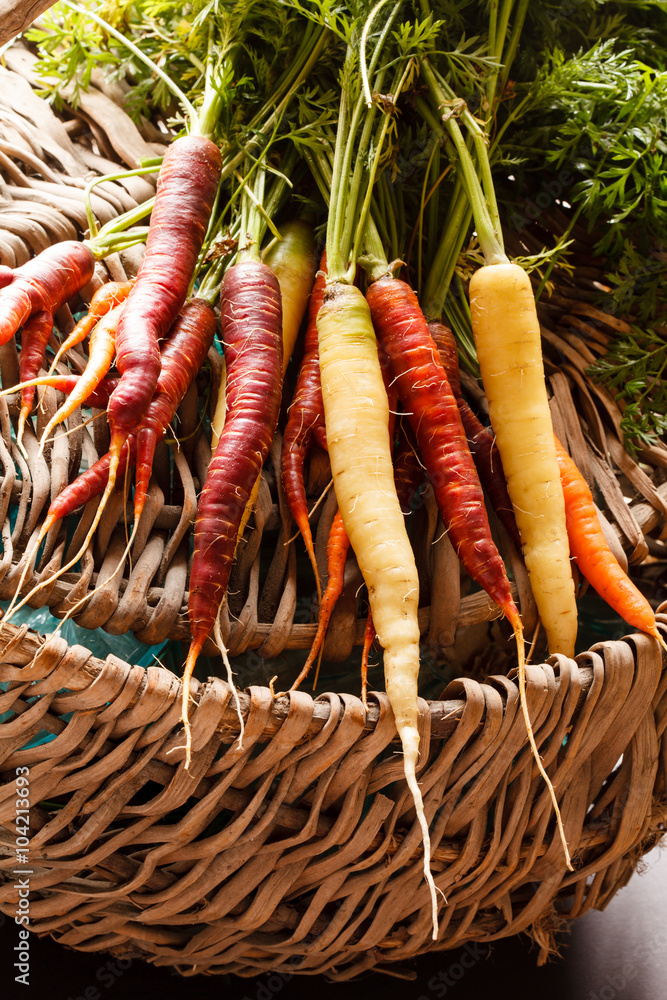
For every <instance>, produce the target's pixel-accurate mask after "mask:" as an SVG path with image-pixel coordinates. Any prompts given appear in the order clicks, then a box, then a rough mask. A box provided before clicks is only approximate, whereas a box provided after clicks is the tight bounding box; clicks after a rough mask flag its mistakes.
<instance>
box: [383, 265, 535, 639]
mask: <svg viewBox="0 0 667 1000" xmlns="http://www.w3.org/2000/svg"><path fill="white" fill-rule="evenodd" d="M366 298H367V301H368V304H369V306H370V310H371V315H372V318H373V325H374V327H375V331H376V334H377V337H378V340H379V341H380V342H381V343H382V344H383V346H384V348H385V350H386V351H387V354H388V355H389V357H390V360H391V364H392V368H393V371H394V375H395V377H396V381H397V385H398V393H399V397H400V399H401V402H402V403H403V406H404V407H405V410H406V413H407V416H408V419H409V421H410V424H411V426H412V429H413V431H414V432H415V436H416V438H417V442H418V445H419V452H420V454H421V457H422V459H423V461H424V465H425V466H426V469H427V472H428V474H429V477H430V479H431V482H432V484H433V490H434V493H435V497H436V501H437V504H438V508H439V510H440V514H441V516H442V519H443V522H444V524H445V527H446V529H447V532H448V534H449V538H450V540H451V542H452V545H453V546H454V548H455V550H456V552H457V554H458V556H459V559H460V560H461V563H462V564H463V566H464V568H465V570H466V572H467V573H468V575H469V576H470V577H471V578H472V579H473V580H475V581H476V582H477V583H478V584H479V585H480V586H481V587H483V588H484V590H486V592H487V593H488V594H489V596H490V597H491V598H492V599H493V600H494V601H495V602H496V603H497V604H498V605H499V607H500V608H501V609H502V611H503V612H504V614H505V615H506V616H507V618H508V620H509V622H510V624H511V625H512V628H513V629H514V632H515V636H516V638H517V644H519V643H521V650H520V654H519V655H521V652H522V651H523V646H522V644H523V631H522V628H521V619H520V617H519V612H518V610H517V608H516V605H515V604H514V600H513V598H512V594H511V589H510V584H509V580H508V579H507V574H506V572H505V566H504V564H503V561H502V559H501V557H500V554H499V553H498V550H497V548H496V546H495V543H494V542H493V539H492V537H491V530H490V527H489V521H488V517H487V514H486V508H485V506H484V496H483V493H482V488H481V486H480V482H479V478H478V476H477V471H476V469H475V465H474V462H473V460H472V456H471V454H470V449H469V448H468V442H467V440H466V435H465V430H464V428H463V424H462V422H461V417H460V414H459V410H458V406H457V405H456V400H455V399H454V396H453V394H452V391H451V388H450V386H449V382H448V380H447V376H446V375H445V371H444V368H443V367H442V362H441V361H440V357H439V355H438V350H437V347H436V346H435V344H434V342H433V338H432V337H431V334H430V332H429V329H428V325H427V323H426V320H425V318H424V315H423V313H422V311H421V309H420V307H419V303H418V302H417V296H416V295H415V293H414V291H413V290H412V289H411V288H410V286H409V285H407V284H406V283H405V282H404V281H400V280H399V279H397V278H392V277H384V278H380V279H379V280H378V281H376V282H374V283H373V284H372V285H371V286H370V287H369V289H368V292H367V295H366ZM520 637H521V639H520Z"/></svg>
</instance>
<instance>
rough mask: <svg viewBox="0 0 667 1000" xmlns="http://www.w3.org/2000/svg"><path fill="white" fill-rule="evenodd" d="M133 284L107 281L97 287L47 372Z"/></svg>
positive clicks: (50, 370)
mask: <svg viewBox="0 0 667 1000" xmlns="http://www.w3.org/2000/svg"><path fill="white" fill-rule="evenodd" d="M133 284H134V282H133V281H107V282H106V283H105V284H104V285H102V287H101V288H98V289H97V291H96V292H95V294H94V295H93V297H92V299H91V300H90V305H89V307H88V312H87V313H86V315H85V316H83V317H82V318H81V319H80V320H79V322H78V323H77V324H76V326H75V327H74V329H73V330H72V332H71V333H70V334H69V336H67V337H66V338H65V340H63V342H62V344H61V345H60V347H59V348H58V353H57V354H56V356H55V358H54V359H53V362H52V364H51V367H50V369H49V374H50V373H51V372H53V371H55V367H56V365H57V364H58V362H59V361H60V359H61V357H62V356H63V354H64V353H65V352H66V351H69V350H70V348H72V347H76V345H77V344H80V343H81V341H82V340H85V338H86V337H87V336H88V335H89V334H90V333H92V332H93V329H94V328H95V326H96V325H97V323H99V321H100V320H101V319H102V317H103V316H106V314H107V313H108V312H110V311H111V310H112V309H115V308H116V306H119V305H120V303H121V302H124V301H125V299H126V298H127V297H128V295H129V294H130V290H131V288H132V285H133Z"/></svg>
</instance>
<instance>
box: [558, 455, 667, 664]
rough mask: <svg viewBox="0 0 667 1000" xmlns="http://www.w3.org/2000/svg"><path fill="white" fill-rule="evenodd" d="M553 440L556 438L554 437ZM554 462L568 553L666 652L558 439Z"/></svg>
mask: <svg viewBox="0 0 667 1000" xmlns="http://www.w3.org/2000/svg"><path fill="white" fill-rule="evenodd" d="M554 437H555V435H554ZM555 441H556V459H557V461H558V468H559V470H560V481H561V485H562V487H563V495H564V497H565V523H566V525H567V535H568V538H569V541H570V553H571V554H572V556H573V558H574V559H575V561H576V563H577V566H578V568H579V570H580V571H581V573H582V574H583V576H585V577H586V579H587V580H588V582H589V583H590V585H591V586H592V587H594V588H595V590H596V591H597V593H598V594H599V595H600V597H602V598H603V599H604V600H605V601H606V602H607V604H608V605H609V607H610V608H613V609H614V611H616V613H617V614H619V615H620V616H621V618H623V619H624V620H625V621H626V622H627V623H628V625H633V626H634V627H635V628H638V629H640V630H641V631H642V632H647V633H648V634H649V635H652V636H653V637H654V638H655V639H657V640H658V642H659V643H660V645H661V646H664V647H665V648H666V649H667V645H666V644H665V641H664V639H663V638H662V636H661V635H660V632H659V631H658V627H657V625H656V621H655V615H654V613H653V608H652V607H651V605H650V604H649V602H648V601H647V600H646V598H645V597H644V595H643V594H642V593H641V591H639V590H638V589H637V587H636V586H635V585H634V583H633V582H632V580H630V579H629V577H628V576H627V575H626V573H625V572H624V571H623V569H622V567H621V565H620V563H619V562H618V560H617V559H616V556H615V555H614V554H613V552H612V551H611V549H610V548H609V546H608V545H607V540H606V538H605V537H604V532H603V531H602V527H601V525H600V519H599V518H598V515H597V511H596V510H595V504H594V503H593V497H592V495H591V491H590V490H589V488H588V485H587V483H586V480H585V479H584V477H583V476H582V475H581V473H580V472H579V469H578V468H577V466H576V465H575V463H574V462H573V461H572V459H571V458H570V456H569V455H568V453H567V452H566V450H565V448H564V447H563V446H562V444H561V443H560V441H559V440H558V438H555Z"/></svg>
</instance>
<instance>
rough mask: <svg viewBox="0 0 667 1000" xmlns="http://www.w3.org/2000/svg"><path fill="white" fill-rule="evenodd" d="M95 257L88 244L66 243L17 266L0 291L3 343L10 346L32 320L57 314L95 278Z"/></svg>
mask: <svg viewBox="0 0 667 1000" xmlns="http://www.w3.org/2000/svg"><path fill="white" fill-rule="evenodd" d="M94 268H95V258H94V256H93V254H92V252H91V251H90V250H89V249H88V247H87V246H86V245H85V244H84V243H76V242H75V241H74V240H64V241H63V242H62V243H54V245H53V246H51V247H47V249H46V250H43V251H42V253H40V254H39V255H38V256H37V257H33V258H32V260H29V261H27V263H25V264H22V265H21V267H17V268H15V269H14V270H13V272H12V280H11V282H10V283H9V284H7V285H5V287H3V288H1V289H0V344H6V343H7V342H8V341H9V340H11V338H12V337H13V336H14V334H15V333H16V332H17V331H18V329H19V328H20V327H21V326H22V325H23V324H24V323H25V321H26V320H27V319H28V317H29V316H30V315H31V314H32V313H34V312H39V311H40V310H46V311H48V312H50V313H54V312H56V311H57V310H58V309H59V308H60V306H61V305H63V303H64V302H67V301H68V300H69V299H71V298H72V296H73V295H76V293H77V292H78V291H80V289H81V288H83V286H84V285H85V284H87V282H89V281H90V279H91V278H92V276H93V271H94Z"/></svg>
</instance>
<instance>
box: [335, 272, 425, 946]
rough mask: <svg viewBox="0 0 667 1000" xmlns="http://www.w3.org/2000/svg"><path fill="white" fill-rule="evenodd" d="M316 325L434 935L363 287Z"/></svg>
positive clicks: (346, 293)
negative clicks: (419, 838) (420, 846)
mask: <svg viewBox="0 0 667 1000" xmlns="http://www.w3.org/2000/svg"><path fill="white" fill-rule="evenodd" d="M317 332H318V340H319V353H320V372H321V381H322V398H323V402H324V416H325V422H326V428H327V442H328V446H329V458H330V461H331V472H332V475H333V481H334V489H335V491H336V497H337V499H338V506H339V509H340V513H341V516H342V518H343V524H344V525H345V530H346V531H347V534H348V536H349V539H350V542H351V544H352V548H353V549H354V553H355V555H356V557H357V562H358V564H359V568H360V570H361V572H362V575H363V577H364V581H365V583H366V586H367V588H368V597H369V601H370V606H371V613H372V615H373V623H374V625H375V629H376V632H377V637H378V640H379V642H380V645H381V646H382V649H383V651H384V673H385V685H386V690H387V695H388V696H389V701H390V703H391V706H392V710H393V713H394V720H395V723H396V729H397V731H398V734H399V736H400V739H401V743H402V746H403V766H404V770H405V777H406V781H407V784H408V787H409V789H410V792H411V794H412V796H413V799H414V803H415V811H416V814H417V819H418V821H419V824H420V826H421V831H422V838H423V842H424V875H425V878H426V881H427V883H428V886H429V889H430V892H431V902H432V914H433V926H434V937H435V936H436V931H437V899H436V892H435V884H434V882H433V876H432V875H431V871H430V854H431V847H430V838H429V831H428V824H427V822H426V817H425V814H424V806H423V802H422V797H421V792H420V790H419V785H418V784H417V778H416V767H417V760H418V756H419V733H418V729H417V720H418V707H417V706H418V703H417V695H418V690H417V682H418V676H419V625H418V621H417V605H418V599H419V581H418V577H417V568H416V565H415V559H414V554H413V552H412V548H411V546H410V542H409V541H408V536H407V532H406V529H405V519H404V517H403V513H402V511H401V507H400V504H399V502H398V498H397V496H396V487H395V485H394V470H393V466H392V460H391V448H390V440H389V431H388V427H389V404H388V401H387V394H386V391H385V388H384V384H383V381H382V373H381V370H380V363H379V361H378V353H377V345H376V342H375V333H374V331H373V325H372V322H371V317H370V310H369V308H368V305H367V303H366V300H365V298H364V296H363V294H362V293H361V292H360V291H359V289H357V288H355V287H354V286H353V285H348V284H345V283H341V282H334V283H332V284H330V285H329V286H328V287H327V290H326V292H325V297H324V303H323V305H322V307H321V309H320V311H319V314H318V318H317Z"/></svg>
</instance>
